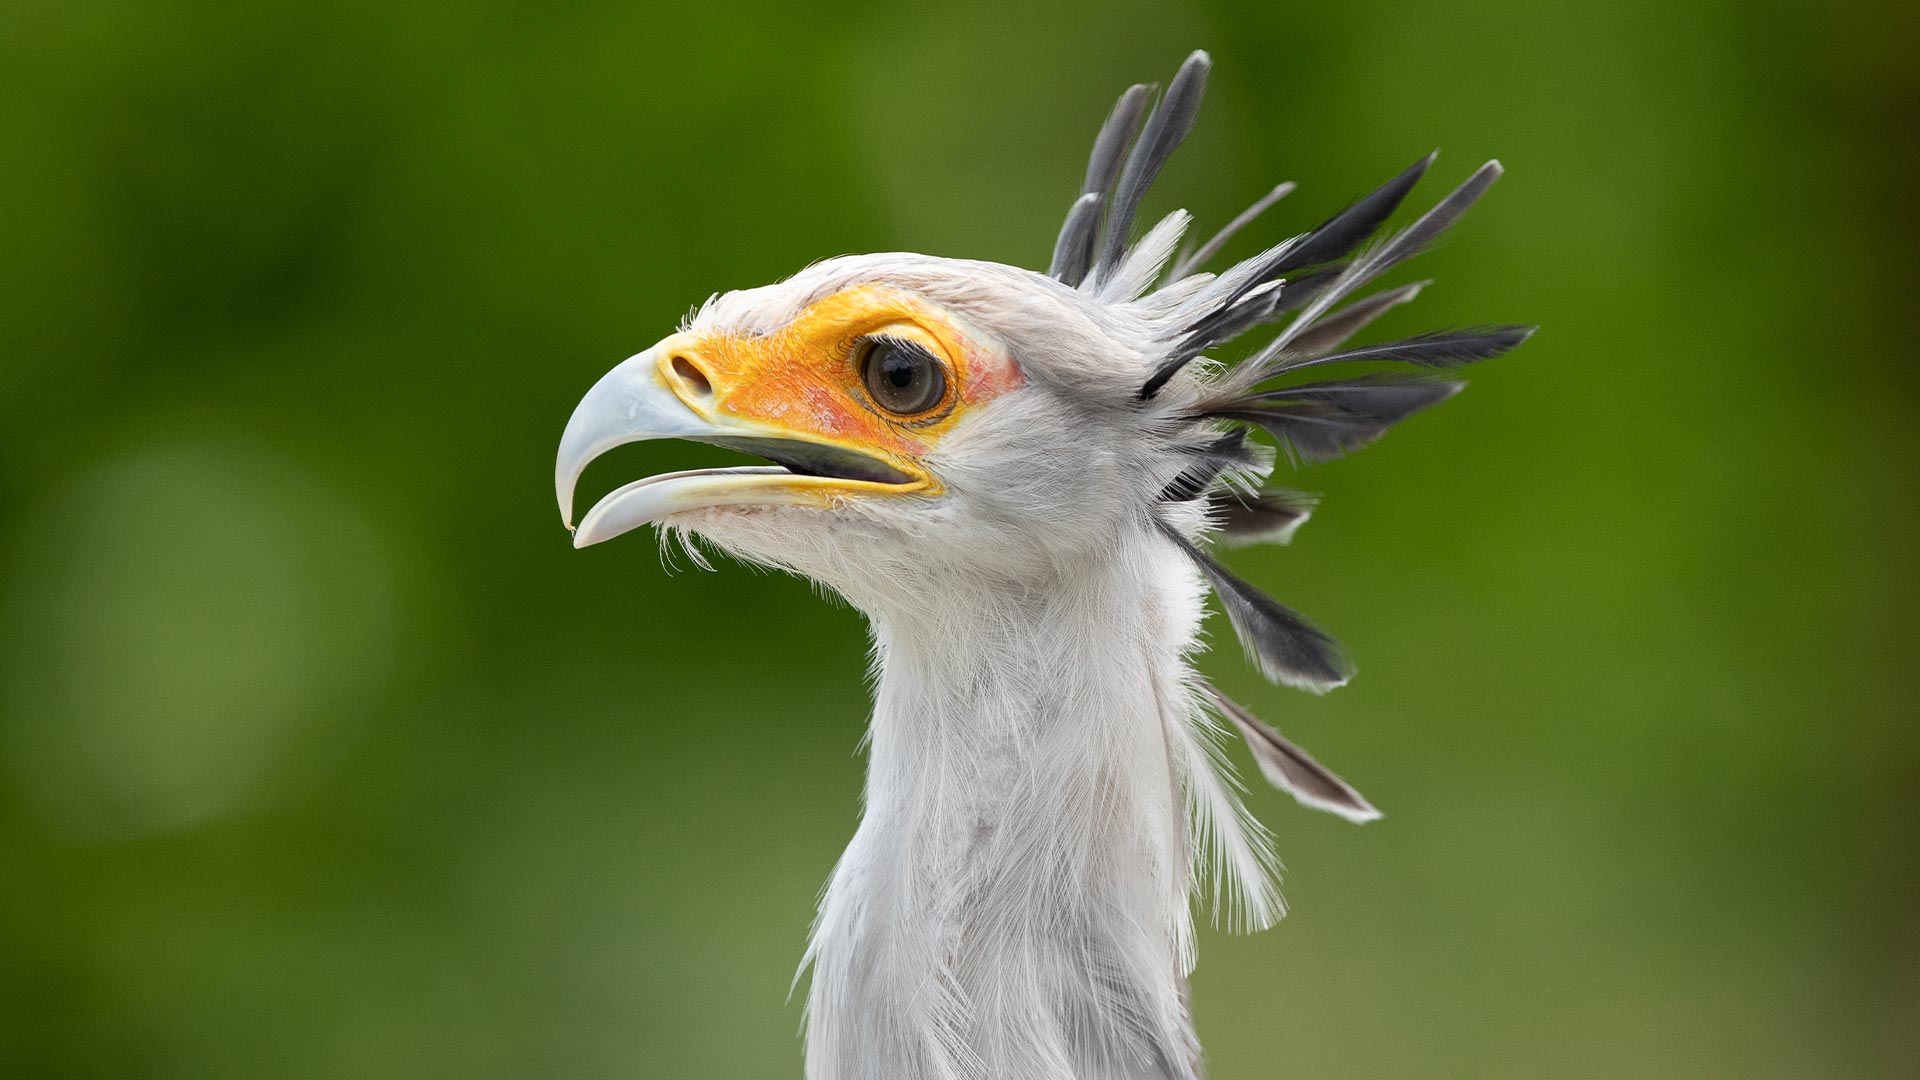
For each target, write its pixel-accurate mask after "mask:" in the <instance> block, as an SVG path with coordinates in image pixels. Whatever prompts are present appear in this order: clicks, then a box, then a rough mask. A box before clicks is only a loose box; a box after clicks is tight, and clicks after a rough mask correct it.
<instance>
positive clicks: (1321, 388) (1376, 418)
mask: <svg viewBox="0 0 1920 1080" xmlns="http://www.w3.org/2000/svg"><path fill="white" fill-rule="evenodd" d="M1465 386H1466V384H1465V383H1460V382H1441V381H1437V380H1433V379H1429V378H1426V377H1424V376H1412V377H1409V376H1405V375H1362V376H1359V377H1357V378H1352V379H1342V380H1340V381H1337V382H1322V383H1305V384H1302V385H1300V386H1290V387H1288V388H1286V389H1284V390H1273V391H1269V392H1267V393H1263V394H1249V395H1247V396H1246V397H1241V398H1235V399H1232V400H1230V401H1224V402H1219V403H1217V404H1209V405H1207V406H1205V407H1204V408H1203V409H1202V411H1201V414H1202V415H1204V416H1208V417H1213V418H1216V419H1221V420H1239V421H1243V422H1245V423H1250V424H1257V425H1259V426H1260V427H1261V428H1263V429H1265V430H1266V432H1267V433H1268V434H1270V435H1272V436H1273V437H1274V438H1275V439H1277V440H1279V442H1280V444H1281V445H1282V446H1284V447H1286V448H1287V449H1288V451H1289V452H1291V453H1292V454H1294V455H1295V456H1296V457H1298V458H1299V459H1301V460H1303V461H1328V460H1331V459H1333V458H1337V457H1339V456H1341V455H1342V454H1346V453H1348V452H1350V451H1353V450H1358V449H1359V448H1361V447H1363V446H1365V445H1367V444H1368V443H1371V442H1373V441H1374V440H1375V439H1378V438H1379V437H1380V436H1382V435H1384V434H1386V433H1387V429H1388V428H1390V427H1392V426H1393V425H1395V424H1397V423H1399V422H1400V421H1402V420H1404V419H1406V418H1407V417H1409V416H1412V415H1413V414H1414V413H1416V412H1419V411H1420V410H1421V409H1425V408H1429V407H1431V406H1434V405H1438V404H1439V403H1440V402H1442V401H1445V400H1446V399H1448V398H1450V397H1452V396H1453V395H1454V394H1457V393H1459V392H1460V390H1461V389H1462V388H1463V387H1465Z"/></svg>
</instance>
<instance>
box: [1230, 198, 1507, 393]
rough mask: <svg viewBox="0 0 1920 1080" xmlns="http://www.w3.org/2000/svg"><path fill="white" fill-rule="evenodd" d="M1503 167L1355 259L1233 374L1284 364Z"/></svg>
mask: <svg viewBox="0 0 1920 1080" xmlns="http://www.w3.org/2000/svg"><path fill="white" fill-rule="evenodd" d="M1500 173H1501V168H1500V163H1499V162H1498V161H1489V162H1487V163H1486V164H1485V165H1482V166H1480V168H1478V169H1476V170H1474V173H1473V175H1472V176H1469V177H1468V178H1467V180H1466V182H1465V183H1463V184H1461V185H1460V186H1459V187H1457V188H1455V189H1453V191H1452V192H1450V193H1448V195H1447V197H1446V198H1444V199H1441V200H1440V201H1439V202H1438V203H1436V204H1435V205H1434V207H1433V209H1431V210H1428V211H1427V212H1426V213H1424V214H1422V215H1420V217H1419V218H1418V219H1416V220H1415V221H1414V223H1413V224H1411V225H1409V226H1407V227H1406V228H1404V229H1402V230H1400V231H1399V232H1397V233H1395V234H1394V235H1393V236H1391V237H1389V238H1388V239H1387V240H1386V241H1385V242H1384V243H1382V244H1380V245H1379V246H1378V247H1376V248H1374V249H1373V250H1372V251H1369V252H1367V253H1365V254H1363V255H1360V256H1359V257H1357V258H1355V259H1354V260H1353V261H1352V263H1350V264H1349V265H1348V267H1347V269H1346V271H1345V272H1343V273H1342V274H1341V275H1340V280H1339V281H1338V282H1336V283H1334V285H1333V286H1332V287H1330V288H1328V289H1326V290H1325V291H1323V292H1322V293H1321V294H1320V295H1319V296H1317V297H1315V298H1314V300H1313V302H1312V303H1310V304H1308V305H1307V306H1306V307H1305V308H1304V309H1303V310H1302V311H1301V312H1300V314H1299V315H1297V316H1295V317H1294V320H1293V322H1292V323H1290V324H1289V325H1288V326H1287V328H1286V329H1285V330H1282V331H1281V332H1280V334H1279V336H1277V337H1275V338H1274V339H1273V341H1272V342H1270V343H1268V345H1267V346H1266V347H1265V348H1264V349H1261V350H1260V351H1259V352H1258V353H1256V354H1254V355H1253V356H1252V357H1249V358H1248V359H1247V360H1245V361H1243V362H1242V363H1241V364H1240V366H1239V367H1238V368H1237V369H1236V370H1235V372H1234V375H1233V379H1234V381H1235V382H1237V383H1239V384H1240V385H1243V386H1244V385H1251V384H1253V383H1257V382H1261V381H1264V380H1265V379H1266V378H1267V377H1268V376H1269V375H1271V374H1272V372H1273V369H1274V367H1275V365H1277V364H1284V363H1285V361H1287V360H1288V359H1290V357H1291V353H1290V351H1289V350H1290V348H1291V346H1292V344H1293V340H1294V338H1296V337H1298V336H1299V335H1300V334H1302V333H1305V332H1306V331H1307V330H1308V329H1310V328H1311V327H1312V326H1313V324H1314V323H1315V322H1317V321H1318V320H1319V319H1320V317H1321V316H1322V315H1325V314H1326V313H1327V312H1328V311H1329V310H1331V309H1332V307H1333V306H1334V305H1335V304H1337V303H1339V302H1340V301H1341V300H1344V299H1345V298H1346V297H1348V296H1350V295H1351V294H1352V293H1353V292H1354V290H1356V289H1358V288H1360V286H1362V285H1365V284H1366V283H1367V282H1369V281H1372V280H1373V279H1374V278H1376V277H1379V276H1380V275H1381V274H1383V273H1385V272H1386V271H1387V270H1389V269H1391V268H1392V267H1393V266H1394V265H1396V264H1398V263H1400V262H1402V261H1404V260H1406V259H1408V258H1410V257H1412V256H1413V255H1415V254H1417V253H1419V252H1420V251H1421V250H1423V249H1424V248H1426V246H1427V245H1429V244H1431V243H1432V242H1433V241H1434V240H1436V239H1438V238H1439V236H1440V234H1441V233H1443V232H1445V231H1446V230H1447V227H1448V226H1450V225H1452V224H1453V223H1454V222H1455V221H1458V220H1459V219H1460V215H1461V214H1464V213H1466V211H1467V208H1468V207H1469V206H1472V205H1473V204H1474V202H1475V200H1477V199H1479V198H1480V196H1481V195H1483V194H1485V193H1486V190H1487V188H1488V187H1490V186H1492V184H1493V182H1494V181H1495V180H1498V179H1499V178H1500Z"/></svg>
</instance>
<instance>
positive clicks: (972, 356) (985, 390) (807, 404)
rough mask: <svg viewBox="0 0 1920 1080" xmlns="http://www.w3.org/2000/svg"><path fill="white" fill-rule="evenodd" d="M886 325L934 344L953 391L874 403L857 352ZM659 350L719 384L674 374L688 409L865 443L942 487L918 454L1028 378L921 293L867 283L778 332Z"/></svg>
mask: <svg viewBox="0 0 1920 1080" xmlns="http://www.w3.org/2000/svg"><path fill="white" fill-rule="evenodd" d="M879 333H884V334H885V335H886V336H888V337H894V338H904V339H908V340H911V341H914V342H915V343H917V344H919V345H921V346H924V347H925V348H926V349H927V350H928V351H929V352H931V353H932V354H933V355H934V356H935V357H937V358H938V359H939V360H941V361H942V362H943V363H944V364H945V365H946V368H947V371H946V375H947V389H946V394H945V396H944V397H943V399H942V400H941V402H940V403H939V404H938V405H935V406H934V407H933V408H932V409H929V410H927V411H926V412H925V413H922V414H919V415H917V416H896V415H893V414H891V413H889V412H887V410H885V409H883V408H881V407H880V406H879V405H877V404H875V403H873V402H872V401H871V400H870V399H869V397H868V395H867V392H866V389H865V387H864V385H863V384H862V381H861V376H860V372H859V371H858V370H857V367H856V362H855V359H854V352H855V346H856V345H857V344H858V342H859V340H860V339H861V338H862V337H865V336H868V335H872V334H879ZM657 349H658V350H659V353H660V363H661V365H662V367H663V375H664V374H665V370H664V369H665V368H666V367H667V366H669V365H672V364H674V363H675V362H676V361H679V362H683V363H685V364H689V365H691V366H692V367H693V368H694V369H696V370H697V371H698V372H699V373H700V374H701V375H703V376H705V378H706V380H707V381H708V383H709V384H711V388H712V394H711V397H710V398H705V399H702V398H701V397H700V396H699V395H697V394H695V393H693V392H690V391H689V390H688V388H687V384H686V382H685V380H684V379H676V378H667V379H665V380H664V381H665V382H666V383H667V384H668V385H669V386H671V387H672V388H673V389H674V393H675V394H676V395H677V396H679V397H680V399H681V400H682V401H683V402H684V403H685V404H686V405H687V407H688V408H691V409H693V410H694V411H695V412H698V413H701V414H703V415H711V414H714V413H718V414H722V415H727V416H732V417H736V418H738V419H740V420H744V421H748V422H750V423H753V424H757V425H764V426H766V427H768V428H772V429H776V430H779V431H781V432H783V433H790V434H791V435H792V436H793V437H794V438H798V439H804V440H807V441H810V442H821V443H828V444H831V445H835V446H839V447H843V448H847V449H853V450H857V451H859V452H861V453H864V454H868V455H870V456H873V457H876V458H880V459H881V460H884V461H887V462H888V463H890V464H892V465H894V466H896V467H898V468H900V469H901V470H902V471H904V472H908V473H910V474H912V475H914V476H917V477H922V478H924V479H925V480H926V482H927V486H928V487H937V484H936V483H935V482H934V481H933V478H932V477H931V476H928V474H927V472H926V470H925V469H923V468H922V467H920V465H919V464H918V459H919V458H920V457H921V455H923V454H925V453H927V452H928V451H929V450H931V449H932V448H933V447H934V445H935V444H937V443H938V442H939V440H940V438H941V437H942V436H944V435H945V434H946V433H947V432H948V431H950V430H952V428H953V426H954V425H955V424H957V423H958V422H959V421H960V419H961V418H962V417H963V416H965V415H967V412H968V410H969V409H972V408H976V407H978V406H979V405H981V404H984V403H985V402H987V401H991V400H992V399H994V398H996V397H998V396H1000V395H1001V394H1004V393H1006V392H1007V391H1009V390H1012V389H1014V388H1016V387H1018V386H1020V385H1021V383H1022V382H1023V381H1024V380H1023V377H1022V376H1021V374H1020V371H1019V369H1018V367H1017V366H1015V364H1014V363H1013V361H1012V360H1011V359H1010V358H1008V357H1007V356H1006V355H1005V354H1004V353H1003V352H1001V351H999V350H997V349H991V348H988V347H985V346H983V345H982V344H981V343H979V342H977V341H975V340H974V339H973V338H972V337H970V336H969V335H968V334H967V333H966V331H964V330H963V329H961V328H960V327H959V326H957V325H955V324H954V323H953V321H952V320H950V319H948V318H947V317H946V316H945V315H944V314H942V313H941V312H940V311H939V310H937V309H936V308H934V307H933V306H932V305H930V304H928V303H927V302H926V301H924V300H922V299H920V298H919V297H917V296H914V295H913V294H911V293H906V292H901V291H899V290H896V289H890V288H887V287H885V286H878V285H862V286H857V287H855V288H851V289H847V290H845V291H842V292H838V293H835V294H833V295H831V296H828V297H826V298H824V299H821V300H818V301H816V302H814V303H813V304H811V305H809V306H808V307H807V308H806V309H805V310H804V311H802V312H801V313H800V315H799V316H798V317H797V318H795V319H794V320H793V321H792V322H790V323H788V324H787V325H785V326H783V327H781V328H780V329H779V330H777V331H774V332H773V333H771V334H765V335H757V336H747V335H738V334H730V333H722V332H718V331H710V330H708V331H701V330H695V331H691V332H687V333H681V334H675V335H674V336H672V337H670V338H668V339H667V340H665V341H663V342H661V343H660V344H659V345H658V346H657Z"/></svg>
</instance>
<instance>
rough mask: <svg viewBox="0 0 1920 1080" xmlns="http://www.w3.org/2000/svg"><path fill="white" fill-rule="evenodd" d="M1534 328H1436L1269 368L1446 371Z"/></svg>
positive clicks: (1506, 347) (1503, 348) (1489, 354)
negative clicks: (1379, 366) (1372, 363)
mask: <svg viewBox="0 0 1920 1080" xmlns="http://www.w3.org/2000/svg"><path fill="white" fill-rule="evenodd" d="M1533 331H1534V328H1533V327H1531V326H1473V327H1468V328H1466V329H1464V330H1433V331H1429V332H1427V333H1425V334H1415V335H1414V336H1412V337H1410V338H1402V339H1401V340H1399V341H1386V342H1381V343H1380V344H1378V345H1361V346H1358V347H1356V348H1352V349H1342V350H1340V351H1339V352H1330V353H1321V354H1320V355H1318V356H1302V357H1299V358H1298V359H1291V360H1286V361H1284V362H1281V363H1277V364H1274V365H1272V366H1271V367H1270V368H1269V369H1268V371H1269V373H1270V374H1271V375H1282V374H1285V373H1287V372H1292V371H1299V370H1301V369H1302V368H1311V367H1320V366H1322V365H1325V364H1348V363H1353V362H1356V361H1362V360H1382V361H1392V362H1395V363H1402V364H1418V365H1419V366H1421V367H1425V368H1435V369H1438V370H1442V371H1446V370H1451V369H1453V368H1458V367H1464V366H1466V365H1468V364H1471V363H1473V362H1474V361H1476V360H1490V359H1492V358H1493V357H1496V356H1499V355H1500V354H1501V353H1504V352H1508V351H1510V350H1512V349H1513V348H1515V347H1516V346H1518V345H1519V344H1520V343H1521V342H1523V341H1525V340H1527V338H1528V337H1530V336H1532V334H1533Z"/></svg>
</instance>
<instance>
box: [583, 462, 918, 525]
mask: <svg viewBox="0 0 1920 1080" xmlns="http://www.w3.org/2000/svg"><path fill="white" fill-rule="evenodd" d="M700 441H702V442H712V443H716V444H719V445H722V446H727V447H729V448H730V449H737V450H742V451H745V452H747V453H751V454H755V455H757V456H759V457H763V458H766V459H767V460H769V461H774V462H778V464H774V465H742V466H731V467H722V468H712V469H686V470H683V471H680V472H670V473H661V474H659V475H657V476H649V477H646V478H645V479H641V480H635V481H634V482H632V483H630V484H625V485H623V486H621V487H618V488H615V489H614V490H612V491H610V492H608V493H607V494H606V495H605V496H604V497H602V498H601V499H600V501H599V502H596V503H594V504H593V507H592V508H591V509H589V510H588V511H587V512H586V514H585V515H583V516H582V517H581V518H580V524H579V525H577V526H569V527H570V528H572V529H573V546H574V547H577V548H581V547H588V546H590V545H593V544H598V543H600V542H601V541H603V540H611V539H613V538H614V537H616V536H619V535H621V534H622V533H627V532H631V531H633V530H634V529H637V528H639V527H640V526H642V525H646V524H648V523H650V522H654V521H659V520H661V519H663V518H666V517H669V516H671V515H673V514H678V513H684V512H686V511H689V510H706V509H710V508H714V507H722V506H801V505H812V506H829V505H831V504H832V502H833V500H834V499H835V498H839V497H845V496H849V495H860V494H883V493H894V494H904V493H907V492H911V491H916V490H919V489H921V488H924V487H925V486H926V482H925V481H923V480H920V479H917V478H915V477H913V476H910V475H908V474H907V473H905V472H902V471H900V470H899V469H896V468H894V467H892V466H890V465H888V464H886V463H885V462H882V461H879V460H877V459H874V458H869V457H866V456H865V455H861V454H857V453H854V452H852V451H842V450H839V449H838V448H836V447H821V446H818V445H816V444H811V443H803V442H800V441H798V440H794V441H791V442H788V441H785V440H772V439H751V440H736V439H726V440H722V439H702V440H700ZM745 443H752V444H754V445H752V446H751V447H749V446H747V445H743V444H745ZM561 512H562V515H563V516H564V515H565V513H566V507H565V506H564V504H563V507H562V511H561Z"/></svg>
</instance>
